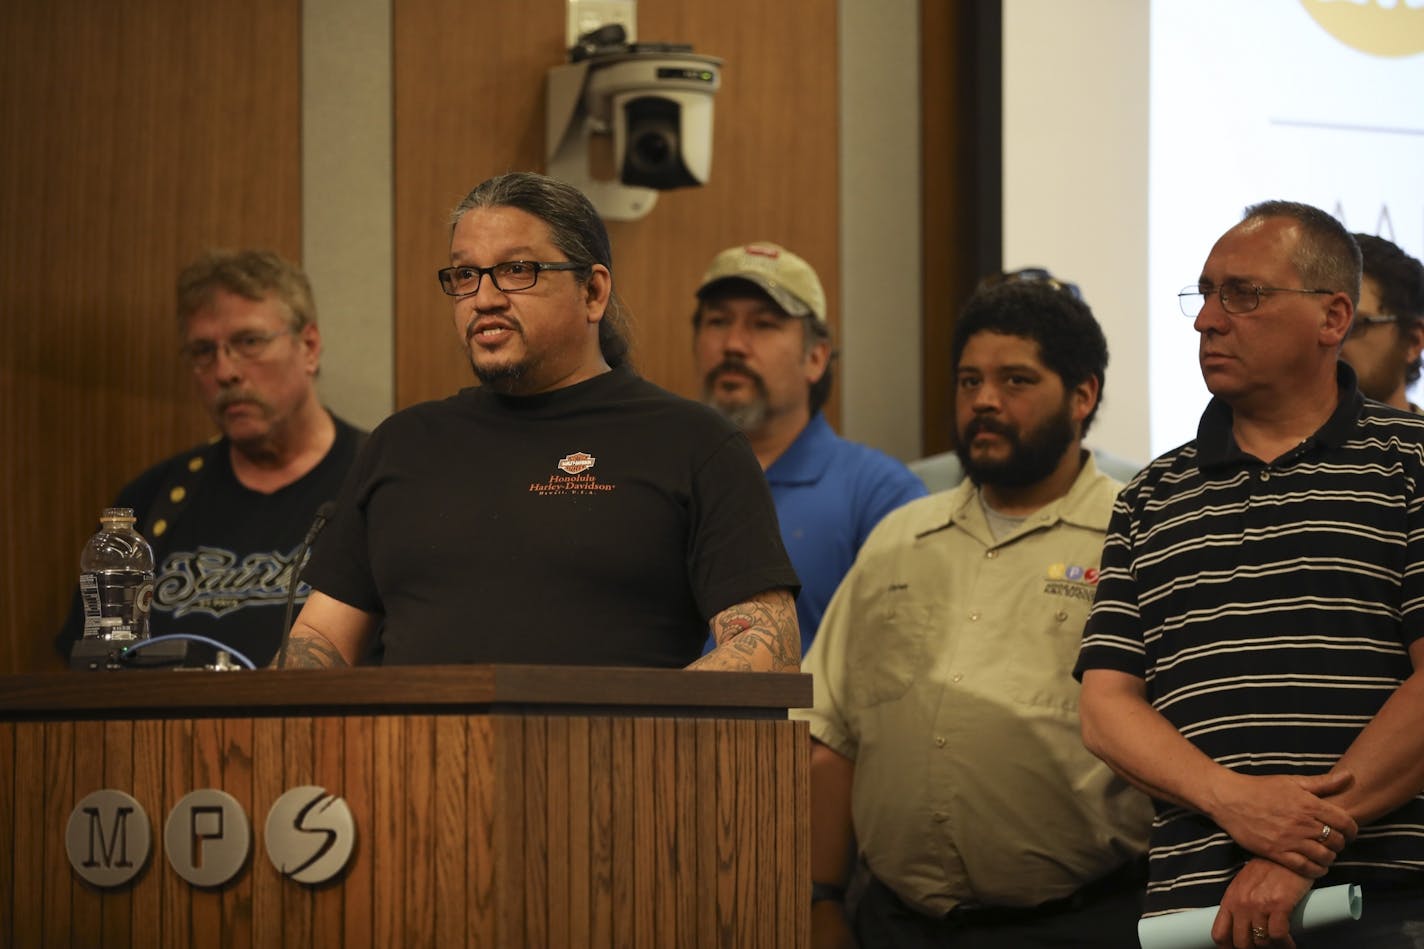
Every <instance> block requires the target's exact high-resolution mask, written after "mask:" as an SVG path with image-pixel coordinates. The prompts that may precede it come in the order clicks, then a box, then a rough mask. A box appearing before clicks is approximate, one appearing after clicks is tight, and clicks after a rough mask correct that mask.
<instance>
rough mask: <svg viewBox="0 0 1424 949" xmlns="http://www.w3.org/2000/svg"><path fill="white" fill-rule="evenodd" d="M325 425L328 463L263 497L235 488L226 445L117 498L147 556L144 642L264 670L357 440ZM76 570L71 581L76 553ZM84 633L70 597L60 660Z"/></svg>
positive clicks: (170, 465)
mask: <svg viewBox="0 0 1424 949" xmlns="http://www.w3.org/2000/svg"><path fill="white" fill-rule="evenodd" d="M333 421H335V423H336V440H335V441H334V442H333V443H332V446H331V450H330V451H328V452H327V453H326V457H324V458H322V460H321V461H320V462H318V463H317V465H316V467H315V468H313V469H312V470H311V471H309V472H307V473H306V474H305V475H303V476H302V477H301V478H298V479H297V480H296V481H294V482H292V483H291V484H289V485H287V486H286V487H284V488H281V489H279V490H277V491H274V492H272V493H271V494H263V493H262V492H260V491H253V490H251V489H249V488H246V487H244V486H243V484H242V482H240V481H238V480H237V476H236V475H234V474H233V471H232V460H231V455H230V454H229V451H230V446H229V444H228V442H227V440H226V439H223V440H220V441H218V442H216V443H213V444H208V445H202V446H199V447H197V448H194V449H192V450H190V451H186V452H183V453H181V454H178V455H174V456H173V457H172V458H169V459H167V460H165V461H162V462H160V463H159V464H157V465H154V466H153V467H152V468H149V469H148V470H147V471H145V472H144V473H143V474H141V475H139V476H138V477H137V478H135V479H134V480H133V481H132V482H131V483H129V484H128V485H127V486H125V487H124V489H123V490H122V491H120V492H119V497H118V499H117V500H116V501H115V502H114V505H115V506H116V507H131V508H133V509H134V514H135V516H136V517H137V518H138V524H137V525H136V526H137V528H138V529H139V531H140V532H141V533H142V534H143V535H144V538H145V539H146V540H147V541H148V542H149V544H150V545H151V546H152V547H153V560H154V565H155V568H156V570H155V580H154V588H153V607H152V610H151V611H150V613H149V633H150V634H151V635H153V636H162V635H165V634H169V633H188V634H193V635H198V636H206V637H208V638H210V639H213V640H216V641H218V642H220V643H223V644H224V645H226V646H230V647H232V648H234V649H236V650H237V651H238V652H240V653H242V654H243V655H244V656H246V657H247V658H249V659H251V660H252V661H253V662H254V663H255V664H257V665H258V666H262V665H266V664H267V663H268V662H270V661H271V660H272V657H273V656H274V655H275V654H276V652H277V644H278V642H280V641H281V638H282V619H283V616H284V614H285V613H286V606H287V587H288V584H289V583H290V582H291V569H292V563H293V561H294V560H295V558H296V555H297V553H298V550H299V548H300V547H301V543H302V538H303V537H305V536H306V533H307V529H308V528H309V527H310V526H311V522H312V518H313V516H314V515H315V514H316V509H317V508H318V507H320V506H321V505H322V504H324V503H325V502H327V501H330V500H332V499H334V498H335V497H336V496H337V494H338V493H339V492H340V490H341V484H342V482H343V480H344V478H345V476H346V472H347V470H348V469H349V468H350V467H351V463H352V462H353V461H354V460H355V458H356V452H357V449H358V448H359V446H360V442H361V440H362V438H363V437H364V433H363V432H361V431H360V430H359V429H356V428H353V427H352V426H351V425H349V424H347V423H346V422H343V421H342V420H341V419H338V418H335V417H333ZM175 489H177V490H181V491H183V492H184V493H185V495H186V497H185V500H184V501H183V504H182V507H181V508H180V509H179V511H178V513H177V515H176V516H173V517H171V523H169V524H166V525H164V529H163V530H162V531H161V532H158V531H156V530H155V525H154V519H155V517H158V516H160V515H161V514H162V510H161V508H162V506H163V504H164V501H165V499H168V498H171V497H172V496H173V492H174V491H175ZM96 513H97V512H96ZM165 519H168V518H165ZM95 523H96V525H97V519H96V522H95ZM74 560H75V570H76V572H77V571H78V562H79V552H78V551H76V552H75V555H74ZM306 594H307V587H306V586H305V585H303V586H302V587H300V588H298V591H297V600H296V602H297V608H298V609H300V606H301V604H302V603H303V602H304V601H305V600H306ZM83 629H84V616H83V612H82V610H81V608H80V605H79V598H78V594H77V593H76V595H75V597H74V602H73V604H72V606H71V609H70V615H69V619H68V620H67V621H66V622H65V625H64V629H63V630H62V631H61V632H60V635H59V637H58V639H57V641H56V645H57V646H58V648H59V651H60V652H61V653H63V654H64V655H66V656H67V655H68V654H69V648H70V645H71V644H72V643H73V642H74V640H75V639H77V638H79V636H81V635H82V634H83ZM188 650H189V651H188V655H189V664H202V663H207V662H211V661H212V658H213V655H214V653H215V651H216V650H215V649H214V648H212V647H209V646H205V645H203V644H201V643H196V642H194V643H190V645H189V647H188Z"/></svg>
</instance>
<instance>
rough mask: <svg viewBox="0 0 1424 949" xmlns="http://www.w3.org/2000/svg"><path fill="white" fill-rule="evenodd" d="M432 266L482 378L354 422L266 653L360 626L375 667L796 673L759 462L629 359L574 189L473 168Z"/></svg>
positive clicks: (291, 655) (781, 559) (299, 649)
mask: <svg viewBox="0 0 1424 949" xmlns="http://www.w3.org/2000/svg"><path fill="white" fill-rule="evenodd" d="M438 277H439V281H440V286H441V288H442V289H443V290H444V291H445V293H447V294H448V295H449V296H451V297H452V298H453V299H452V304H453V309H452V314H453V328H454V330H455V333H456V334H457V336H458V338H459V339H460V341H461V343H462V344H463V345H464V347H465V350H466V352H467V353H468V355H469V359H470V366H471V368H472V369H473V371H474V374H475V376H476V378H477V379H478V380H479V382H480V386H479V387H476V388H468V389H464V390H462V391H461V392H459V393H458V394H456V395H454V396H451V397H450V398H447V399H445V400H443V401H438V402H428V403H425V404H422V405H416V406H412V407H411V408H408V409H406V410H404V411H401V412H398V413H396V414H395V415H393V416H392V417H391V418H390V419H388V420H386V422H384V423H383V424H382V425H381V426H380V427H378V428H377V429H376V431H375V432H373V433H372V435H371V439H370V441H369V443H368V444H367V446H366V448H365V450H364V451H363V452H362V454H361V457H360V458H359V459H358V460H357V462H356V465H355V466H354V468H353V470H352V475H351V478H350V479H349V480H348V482H347V484H346V487H345V488H344V489H343V492H342V497H341V500H340V502H339V504H338V506H337V510H336V513H335V515H334V517H333V518H332V522H331V526H330V527H329V528H328V529H327V531H326V534H325V535H324V536H323V537H322V539H321V541H320V542H319V544H318V546H317V549H316V552H315V554H314V555H313V558H312V563H311V566H310V568H309V569H308V571H307V574H306V577H307V579H308V580H309V581H310V583H311V585H312V587H313V588H314V592H313V593H312V595H311V597H310V598H309V599H308V601H307V604H306V606H305V608H304V609H303V610H302V613H301V615H300V616H299V617H298V619H297V623H296V626H295V627H294V630H293V634H292V639H291V642H290V644H289V645H288V647H287V650H286V653H285V656H286V664H287V665H290V666H315V667H325V666H339V665H349V664H354V663H355V662H357V661H358V659H359V657H360V656H361V655H362V654H363V653H364V651H365V650H366V648H367V646H368V645H369V644H370V642H371V641H372V639H373V638H374V637H375V635H376V631H377V629H378V628H380V629H381V633H380V639H381V644H382V645H383V647H384V655H385V661H386V663H388V664H393V663H446V662H526V663H539V662H555V663H565V664H572V665H622V666H662V667H679V666H686V665H689V664H692V663H694V661H695V664H696V666H697V667H698V668H708V669H746V670H770V671H788V670H795V669H796V668H798V666H799V661H800V651H799V649H798V640H797V629H796V614H795V609H794V606H793V597H794V596H795V591H796V587H797V583H796V576H795V573H794V572H793V571H792V569H791V566H790V564H789V562H788V561H787V558H786V553H785V550H784V549H783V548H782V544H781V540H780V537H779V536H778V535H777V530H776V519H775V511H774V509H773V508H772V504H771V497H770V495H769V494H768V492H767V489H766V485H765V484H764V482H763V480H762V477H761V472H760V471H759V469H758V467H757V464H756V457H755V456H754V455H753V454H752V451H751V448H750V447H749V446H748V444H747V441H746V438H745V437H743V436H742V435H741V433H739V432H738V431H737V430H736V429H735V428H733V427H732V426H731V425H730V424H729V423H728V422H726V421H725V420H724V419H722V418H720V417H718V416H717V414H716V413H714V412H712V411H711V410H709V409H707V408H706V407H705V406H701V405H698V404H697V403H695V402H690V401H688V400H686V399H681V398H678V397H677V396H674V395H672V394H671V393H669V392H665V391H663V390H662V389H659V388H658V387H656V386H654V385H652V384H651V383H649V382H646V381H644V380H643V379H641V378H639V377H638V376H637V375H636V374H635V373H634V372H633V370H632V368H631V367H630V365H629V361H628V345H627V341H626V338H625V337H624V335H623V331H622V326H621V323H622V314H621V309H620V306H619V303H618V300H617V297H616V296H615V295H614V290H613V269H612V252H611V249H610V246H609V241H608V234H607V232H606V230H605V229H604V226H603V222H602V221H601V220H599V217H598V213H597V212H596V211H595V210H594V208H593V206H592V205H591V204H590V203H589V201H588V199H587V198H586V197H584V195H582V194H581V193H580V192H579V191H578V190H577V189H575V188H573V187H571V186H569V185H567V184H565V183H563V182H560V181H556V180H554V179H552V178H547V177H545V176H543V175H535V174H529V173H513V174H507V175H501V176H499V177H496V178H491V179H489V180H488V181H485V182H484V183H483V184H481V185H479V186H478V187H476V188H475V189H474V190H473V191H471V192H470V194H469V195H468V196H467V197H466V198H465V200H464V201H463V202H461V204H460V205H459V207H457V208H456V209H455V212H454V224H453V228H452V231H451V236H450V266H448V267H446V268H444V269H442V270H440V271H439V273H438ZM709 627H710V630H711V633H712V635H713V638H714V639H715V641H716V642H717V644H718V645H717V648H716V649H715V650H713V651H712V652H711V653H710V654H708V655H706V656H703V657H702V658H701V659H700V660H699V659H698V658H697V657H698V654H699V651H700V647H701V646H702V643H703V641H704V639H705V638H706V637H707V635H708V631H709Z"/></svg>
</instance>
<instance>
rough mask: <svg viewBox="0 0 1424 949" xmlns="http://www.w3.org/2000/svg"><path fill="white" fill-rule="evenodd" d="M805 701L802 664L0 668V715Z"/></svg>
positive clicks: (775, 708) (607, 710)
mask: <svg viewBox="0 0 1424 949" xmlns="http://www.w3.org/2000/svg"><path fill="white" fill-rule="evenodd" d="M810 704H811V677H810V676H809V675H805V674H803V673H771V672H766V673H745V672H689V671H687V670H684V669H624V668H609V667H604V666H597V667H594V666H542V665H540V666H532V665H468V666H389V667H363V668H354V669H284V670H281V671H278V670H275V669H259V670H257V671H255V672H254V671H249V670H244V671H240V672H207V671H198V670H192V671H189V670H182V671H179V670H154V669H148V670H139V669H135V670H123V671H114V672H61V673H46V674H42V675H28V676H7V677H0V718H5V719H11V720H25V719H37V718H40V719H44V718H110V717H114V716H122V717H126V718H131V717H134V716H135V715H136V714H139V713H142V714H145V715H149V716H153V717H160V718H161V717H169V716H174V715H177V716H181V717H190V716H193V715H195V714H206V713H211V712H223V713H226V714H228V715H232V714H237V715H240V716H249V715H250V716H254V717H262V716H267V715H290V714H293V713H297V712H308V713H310V712H315V711H321V712H325V713H332V712H340V711H350V712H354V711H360V712H361V713H362V714H367V715H377V714H392V713H399V712H415V711H419V712H422V713H426V714H430V713H435V712H440V711H452V710H457V709H459V710H464V711H481V710H510V711H520V712H529V711H538V712H539V713H541V714H559V711H560V709H561V708H562V709H564V710H569V711H576V712H577V713H579V714H590V713H593V712H595V711H597V712H600V713H604V714H612V713H614V712H616V713H618V714H625V715H626V714H639V713H642V714H660V715H672V714H677V715H691V714H693V712H694V710H704V711H703V714H706V712H707V711H712V712H715V714H717V715H718V716H719V717H728V716H731V717H746V716H747V715H748V714H750V716H751V717H757V718H766V717H778V718H779V717H785V710H786V709H788V708H803V707H806V706H809V705H810Z"/></svg>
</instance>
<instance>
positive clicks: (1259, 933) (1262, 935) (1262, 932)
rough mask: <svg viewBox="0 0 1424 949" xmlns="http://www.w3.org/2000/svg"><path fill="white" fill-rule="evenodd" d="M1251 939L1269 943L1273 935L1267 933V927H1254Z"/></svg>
mask: <svg viewBox="0 0 1424 949" xmlns="http://www.w3.org/2000/svg"><path fill="white" fill-rule="evenodd" d="M1251 938H1252V939H1254V940H1255V941H1256V942H1269V941H1270V938H1271V934H1270V933H1268V932H1266V927H1265V926H1252V927H1251Z"/></svg>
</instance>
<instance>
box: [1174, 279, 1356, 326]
mask: <svg viewBox="0 0 1424 949" xmlns="http://www.w3.org/2000/svg"><path fill="white" fill-rule="evenodd" d="M1334 292H1335V291H1334V290H1309V289H1304V288H1302V287H1258V286H1256V285H1255V284H1250V283H1224V284H1222V285H1221V286H1219V287H1217V288H1216V289H1215V290H1212V289H1210V288H1208V289H1206V290H1203V289H1202V288H1201V287H1183V288H1182V290H1181V292H1180V293H1178V294H1177V303H1178V304H1179V305H1180V306H1181V308H1182V314H1183V315H1184V316H1188V317H1191V318H1192V319H1196V318H1197V316H1199V315H1200V314H1201V311H1202V307H1204V306H1206V298H1207V297H1209V296H1214V297H1216V298H1217V299H1218V300H1220V301H1221V308H1222V309H1223V310H1225V311H1226V312H1227V313H1231V314H1235V315H1239V314H1242V313H1250V312H1251V311H1252V310H1254V309H1256V307H1258V306H1260V305H1261V298H1262V297H1263V296H1265V295H1266V294H1268V293H1334Z"/></svg>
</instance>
